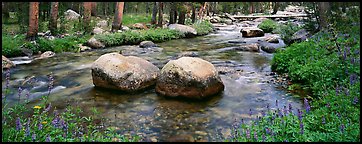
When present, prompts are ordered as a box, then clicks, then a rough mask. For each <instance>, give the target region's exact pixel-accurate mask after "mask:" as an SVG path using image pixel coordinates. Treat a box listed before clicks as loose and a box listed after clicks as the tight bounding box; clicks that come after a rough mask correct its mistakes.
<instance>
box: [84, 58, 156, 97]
mask: <svg viewBox="0 0 362 144" xmlns="http://www.w3.org/2000/svg"><path fill="white" fill-rule="evenodd" d="M91 69H92V78H93V84H94V85H95V86H97V87H103V88H109V89H116V90H122V91H127V92H133V91H138V90H141V89H145V88H148V87H150V86H152V85H154V84H155V83H156V78H157V76H158V74H159V69H158V68H157V67H156V66H155V65H153V64H152V63H150V62H148V61H146V60H144V59H142V58H139V57H135V56H123V55H121V54H119V53H108V54H104V55H102V56H101V57H99V58H98V59H97V60H96V61H95V62H94V63H93V64H92V67H91Z"/></svg>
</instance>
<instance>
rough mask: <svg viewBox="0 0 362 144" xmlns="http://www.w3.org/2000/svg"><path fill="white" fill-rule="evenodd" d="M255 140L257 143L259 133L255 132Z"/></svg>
mask: <svg viewBox="0 0 362 144" xmlns="http://www.w3.org/2000/svg"><path fill="white" fill-rule="evenodd" d="M254 139H255V140H256V141H257V140H258V133H257V131H254Z"/></svg>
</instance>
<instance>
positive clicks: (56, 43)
mask: <svg viewBox="0 0 362 144" xmlns="http://www.w3.org/2000/svg"><path fill="white" fill-rule="evenodd" d="M131 16H132V15H131ZM131 16H129V17H131ZM134 17H138V18H139V16H134ZM127 19H131V18H126V19H125V20H127ZM145 19H146V20H147V18H145ZM145 19H139V20H138V19H135V20H128V22H127V21H126V22H125V23H129V24H131V23H133V22H143V21H144V20H145ZM192 27H194V28H195V29H196V31H197V33H198V35H206V34H208V33H210V32H211V31H212V25H211V23H210V22H206V21H203V22H201V23H200V24H194V25H192ZM90 37H91V35H70V36H66V37H64V38H56V39H54V40H48V39H45V38H43V37H40V38H39V39H37V40H36V43H31V42H28V41H26V40H25V34H17V35H10V34H6V33H2V42H3V43H2V54H3V55H4V56H6V57H15V56H22V55H24V54H22V51H21V48H27V49H30V50H32V51H33V53H38V52H39V51H40V52H45V51H53V52H56V53H58V52H79V50H80V48H79V46H78V45H79V44H84V45H85V44H86V42H87V40H88V39H89V38H90ZM184 37H185V35H183V34H182V33H180V32H178V31H176V30H170V29H161V28H156V29H154V28H152V29H148V30H136V31H125V32H121V33H110V34H100V35H96V36H95V38H96V39H98V40H100V41H101V42H103V43H104V44H105V45H106V46H107V47H108V46H119V45H134V44H139V43H140V42H142V41H146V40H148V41H153V42H164V41H168V40H171V39H179V38H184Z"/></svg>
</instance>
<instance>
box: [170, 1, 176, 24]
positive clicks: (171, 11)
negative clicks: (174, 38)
mask: <svg viewBox="0 0 362 144" xmlns="http://www.w3.org/2000/svg"><path fill="white" fill-rule="evenodd" d="M175 9H176V7H175V3H174V2H170V22H169V23H170V24H174V23H175V21H176V20H175V19H174V15H175V14H174V13H175Z"/></svg>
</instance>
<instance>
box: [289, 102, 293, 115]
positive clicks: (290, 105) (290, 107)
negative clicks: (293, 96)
mask: <svg viewBox="0 0 362 144" xmlns="http://www.w3.org/2000/svg"><path fill="white" fill-rule="evenodd" d="M292 111H293V107H292V104H291V103H289V113H291V114H293V112H292Z"/></svg>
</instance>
